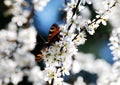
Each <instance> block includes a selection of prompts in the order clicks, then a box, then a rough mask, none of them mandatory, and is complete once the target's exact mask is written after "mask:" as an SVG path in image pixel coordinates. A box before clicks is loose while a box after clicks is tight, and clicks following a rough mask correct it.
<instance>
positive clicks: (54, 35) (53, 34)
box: [35, 24, 60, 62]
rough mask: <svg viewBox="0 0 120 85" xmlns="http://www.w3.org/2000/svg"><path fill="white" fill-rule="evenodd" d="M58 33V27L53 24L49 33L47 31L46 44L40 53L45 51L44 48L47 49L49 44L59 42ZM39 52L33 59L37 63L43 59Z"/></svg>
mask: <svg viewBox="0 0 120 85" xmlns="http://www.w3.org/2000/svg"><path fill="white" fill-rule="evenodd" d="M59 33H60V29H59V27H58V25H56V24H53V25H52V26H51V28H50V31H49V35H48V43H47V45H46V46H44V47H43V48H42V49H41V51H45V48H46V47H49V46H50V45H51V43H54V42H55V41H57V40H59ZM41 51H40V54H38V55H37V56H36V58H35V60H36V61H37V62H40V61H41V60H42V59H43V56H42V53H41Z"/></svg>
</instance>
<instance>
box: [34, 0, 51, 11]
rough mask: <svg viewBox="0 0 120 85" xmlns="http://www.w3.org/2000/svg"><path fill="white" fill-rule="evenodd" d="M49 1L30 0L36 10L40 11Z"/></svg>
mask: <svg viewBox="0 0 120 85" xmlns="http://www.w3.org/2000/svg"><path fill="white" fill-rule="evenodd" d="M49 1H50V0H32V3H33V4H34V8H35V9H36V10H39V11H42V10H43V9H44V7H45V6H46V5H47V3H48V2H49Z"/></svg>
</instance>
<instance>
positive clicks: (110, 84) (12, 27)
mask: <svg viewBox="0 0 120 85" xmlns="http://www.w3.org/2000/svg"><path fill="white" fill-rule="evenodd" d="M65 1H66V0H65ZM48 2H49V0H32V1H29V0H28V1H27V0H5V1H4V3H5V5H6V6H8V7H9V9H8V10H7V11H6V12H5V14H6V15H8V14H12V15H13V17H12V19H11V22H10V23H9V24H8V26H7V29H3V30H0V85H7V84H9V83H12V84H14V85H17V84H19V83H20V82H21V81H24V80H23V78H24V77H25V76H27V78H28V82H32V83H33V84H34V85H69V84H68V83H66V82H65V81H64V77H65V76H66V75H67V76H69V75H70V74H77V73H79V72H80V71H82V70H85V71H87V72H89V73H91V74H97V76H98V78H97V81H96V84H97V85H119V84H120V73H119V71H120V69H119V67H120V61H119V58H120V28H119V27H120V26H119V27H117V29H113V30H112V34H111V37H110V49H111V50H112V54H113V55H114V59H115V60H117V61H116V62H115V63H114V64H113V65H110V64H108V63H107V62H106V61H104V60H102V59H95V57H94V55H93V54H84V53H82V52H78V49H77V46H78V45H79V46H80V45H83V44H85V41H86V40H87V34H89V35H94V33H95V30H96V29H97V28H99V26H100V25H101V24H102V25H104V26H106V25H107V21H110V22H111V23H113V21H114V20H112V19H113V18H111V17H109V16H110V15H111V14H112V13H113V12H115V11H113V10H117V9H119V2H120V1H119V0H104V1H103V0H71V1H70V2H67V4H66V6H65V8H64V11H65V12H66V17H65V18H66V20H65V23H64V24H61V25H59V28H60V33H59V35H60V40H59V41H56V42H55V43H52V45H50V46H49V47H46V48H45V49H44V51H41V53H42V56H43V59H44V61H45V64H46V67H45V69H44V70H40V66H38V65H37V63H36V61H35V56H34V55H33V54H32V53H31V52H30V51H32V50H33V49H34V47H35V42H36V34H37V33H36V30H35V27H34V25H33V24H32V17H33V15H34V11H35V10H39V11H42V10H44V7H45V6H46V5H47V3H48ZM86 4H88V5H91V4H92V5H93V8H94V10H95V13H96V15H95V17H94V18H92V19H91V18H90V17H91V13H90V10H89V8H88V6H86ZM100 5H102V6H100ZM119 13H120V12H119ZM114 14H115V13H114ZM112 15H113V14H112ZM116 15H117V14H115V15H114V16H116ZM119 18H120V17H119ZM118 21H119V20H118ZM118 25H119V24H118ZM114 27H116V26H114ZM72 84H73V85H89V84H92V85H95V84H93V83H89V84H87V83H86V82H85V81H84V78H83V77H82V76H79V77H77V79H76V80H74V81H73V82H72Z"/></svg>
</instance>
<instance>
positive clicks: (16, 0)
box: [4, 0, 50, 26]
mask: <svg viewBox="0 0 120 85" xmlns="http://www.w3.org/2000/svg"><path fill="white" fill-rule="evenodd" d="M49 1H50V0H32V1H27V0H5V1H4V3H5V5H6V6H8V7H10V9H9V11H7V12H6V14H12V15H13V17H12V22H13V23H16V24H17V25H18V26H22V25H23V24H25V23H27V22H28V20H29V19H28V18H29V17H32V13H33V12H34V11H31V12H30V9H31V8H34V9H35V10H39V11H42V10H43V9H44V7H45V6H46V5H47V3H48V2H49ZM30 6H31V7H30Z"/></svg>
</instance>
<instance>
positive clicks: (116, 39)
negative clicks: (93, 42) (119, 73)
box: [109, 28, 120, 60]
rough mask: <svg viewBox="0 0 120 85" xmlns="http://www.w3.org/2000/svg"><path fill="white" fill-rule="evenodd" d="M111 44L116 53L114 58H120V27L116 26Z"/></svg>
mask: <svg viewBox="0 0 120 85" xmlns="http://www.w3.org/2000/svg"><path fill="white" fill-rule="evenodd" d="M109 45H110V49H111V50H112V54H113V55H114V60H118V59H120V28H116V29H114V30H113V31H112V35H111V37H110V44H109Z"/></svg>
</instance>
